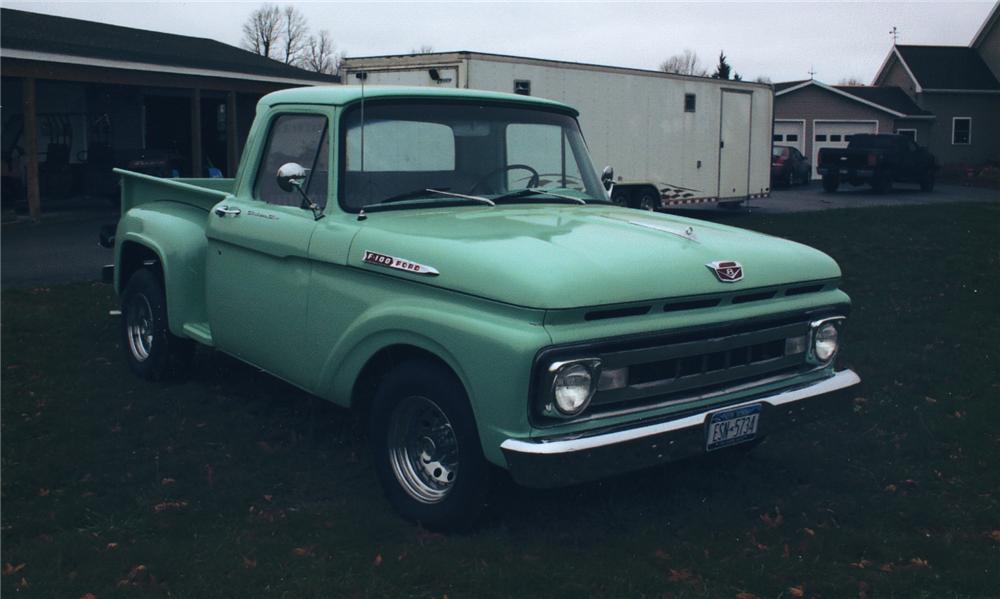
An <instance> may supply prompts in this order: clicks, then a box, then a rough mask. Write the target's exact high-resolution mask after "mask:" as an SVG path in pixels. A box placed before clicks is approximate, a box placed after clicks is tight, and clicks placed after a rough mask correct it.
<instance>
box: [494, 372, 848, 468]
mask: <svg viewBox="0 0 1000 599" xmlns="http://www.w3.org/2000/svg"><path fill="white" fill-rule="evenodd" d="M859 382H861V379H860V377H858V375H857V374H855V373H854V371H852V370H843V371H841V372H838V373H836V374H834V375H833V376H831V377H829V378H826V379H823V380H821V381H817V382H815V383H811V384H808V385H805V386H802V387H797V388H792V389H788V390H785V391H782V392H780V393H775V394H772V395H764V396H761V397H757V398H754V399H750V400H747V401H743V402H740V403H738V404H735V405H728V406H725V407H724V408H716V409H712V410H705V411H700V412H698V413H695V414H688V415H685V416H682V417H680V418H674V419H671V420H663V421H659V422H654V423H643V424H641V425H639V426H636V427H633V428H626V429H618V430H611V431H598V432H595V433H589V434H585V435H574V436H567V437H553V438H539V439H528V440H520V439H507V440H506V441H504V442H503V443H502V444H501V445H500V448H501V449H502V450H503V452H504V457H506V459H507V466H508V469H509V470H510V472H511V475H512V476H513V478H514V480H515V481H517V482H518V483H519V484H522V485H525V486H529V487H559V486H565V485H571V484H575V483H580V482H585V481H588V480H595V479H599V478H605V477H608V476H613V475H615V474H621V473H623V472H628V471H632V470H639V469H641V468H646V467H649V466H654V465H656V464H661V463H665V462H670V461H674V460H678V459H682V458H687V457H693V456H697V455H701V454H704V453H705V444H706V437H705V436H706V422H707V421H708V418H709V417H710V416H711V414H712V413H713V412H718V411H719V410H720V409H722V410H727V411H728V410H731V409H734V408H738V407H741V406H746V405H751V404H757V403H759V404H761V406H762V408H761V415H760V422H759V425H758V429H757V438H761V437H764V436H767V435H769V434H771V433H773V432H776V431H779V430H781V429H784V428H789V427H792V426H795V425H798V424H801V423H804V422H808V421H810V420H817V419H821V418H824V417H829V416H834V415H837V414H839V413H846V412H847V410H848V408H849V406H850V402H849V401H846V400H847V398H846V397H845V396H846V391H847V389H849V388H850V387H853V386H854V385H857V384H858V383H859Z"/></svg>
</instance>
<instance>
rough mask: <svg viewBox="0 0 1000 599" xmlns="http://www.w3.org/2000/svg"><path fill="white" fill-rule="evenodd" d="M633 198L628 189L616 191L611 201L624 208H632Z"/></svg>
mask: <svg viewBox="0 0 1000 599" xmlns="http://www.w3.org/2000/svg"><path fill="white" fill-rule="evenodd" d="M631 198H632V196H631V195H630V194H629V192H628V190H627V189H616V190H614V192H613V193H612V194H611V201H612V202H614V203H615V204H618V205H619V206H621V207H622V208H630V207H631V206H630V201H631Z"/></svg>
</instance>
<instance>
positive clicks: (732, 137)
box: [718, 90, 753, 198]
mask: <svg viewBox="0 0 1000 599" xmlns="http://www.w3.org/2000/svg"><path fill="white" fill-rule="evenodd" d="M752 99H753V94H752V93H751V92H744V91H735V90H722V116H721V118H720V121H721V122H720V125H719V194H718V197H719V198H733V197H740V198H742V197H746V196H747V195H749V194H750V103H751V101H752Z"/></svg>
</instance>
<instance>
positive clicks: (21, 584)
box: [17, 576, 28, 589]
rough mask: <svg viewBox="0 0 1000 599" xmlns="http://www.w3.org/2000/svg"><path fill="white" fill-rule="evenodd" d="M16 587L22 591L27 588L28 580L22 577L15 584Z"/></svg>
mask: <svg viewBox="0 0 1000 599" xmlns="http://www.w3.org/2000/svg"><path fill="white" fill-rule="evenodd" d="M17 586H18V587H19V588H22V589H26V588H28V579H27V578H25V577H23V576H22V577H21V580H20V582H18V583H17Z"/></svg>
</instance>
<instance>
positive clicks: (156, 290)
mask: <svg viewBox="0 0 1000 599" xmlns="http://www.w3.org/2000/svg"><path fill="white" fill-rule="evenodd" d="M121 312H122V313H121V340H122V349H123V350H124V351H125V359H126V361H127V362H128V366H129V369H131V370H132V372H134V373H135V374H136V375H138V376H139V377H141V378H144V379H146V380H149V381H158V380H163V379H166V378H174V377H178V376H181V375H183V374H185V373H186V372H187V370H188V368H189V367H190V366H191V360H192V358H193V357H194V349H195V345H194V341H192V340H190V339H183V338H181V337H177V336H175V335H173V334H172V333H171V332H170V328H169V327H168V325H167V300H166V295H165V294H164V292H163V285H162V283H160V278H159V277H158V276H157V275H156V274H154V273H153V272H152V271H150V270H149V269H146V268H143V269H141V270H139V271H138V272H136V273H135V274H134V275H132V278H130V279H129V280H128V284H127V285H125V291H124V292H123V293H122V302H121Z"/></svg>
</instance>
